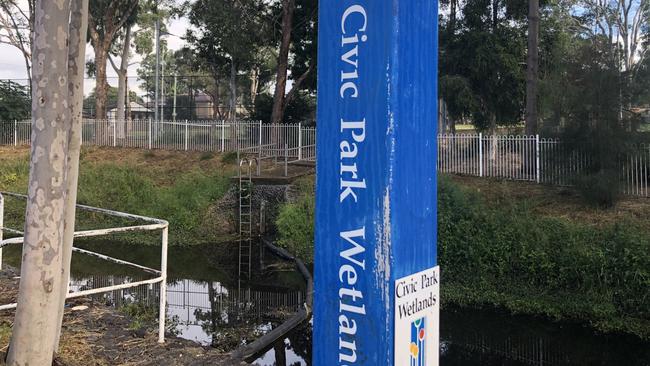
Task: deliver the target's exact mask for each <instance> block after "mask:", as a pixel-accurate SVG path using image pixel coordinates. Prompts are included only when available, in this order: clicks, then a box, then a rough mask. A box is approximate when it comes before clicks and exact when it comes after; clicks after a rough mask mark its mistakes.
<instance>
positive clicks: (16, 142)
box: [0, 119, 18, 264]
mask: <svg viewBox="0 0 650 366" xmlns="http://www.w3.org/2000/svg"><path fill="white" fill-rule="evenodd" d="M14 146H18V120H17V119H15V120H14ZM0 264H2V263H0Z"/></svg>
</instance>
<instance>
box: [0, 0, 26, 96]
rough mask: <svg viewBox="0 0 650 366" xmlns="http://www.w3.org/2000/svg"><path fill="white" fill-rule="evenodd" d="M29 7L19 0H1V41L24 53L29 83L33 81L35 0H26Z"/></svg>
mask: <svg viewBox="0 0 650 366" xmlns="http://www.w3.org/2000/svg"><path fill="white" fill-rule="evenodd" d="M24 3H26V4H27V9H24V7H23V6H21V2H19V1H17V0H0V43H4V44H8V45H10V46H13V47H16V48H17V49H18V50H19V51H20V53H21V54H22V55H23V59H24V60H25V69H26V71H27V79H28V81H29V83H28V85H30V87H31V81H32V79H31V78H32V47H31V46H32V45H31V41H32V38H33V36H34V0H26V1H24Z"/></svg>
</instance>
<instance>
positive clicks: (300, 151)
mask: <svg viewBox="0 0 650 366" xmlns="http://www.w3.org/2000/svg"><path fill="white" fill-rule="evenodd" d="M298 160H302V123H300V122H298Z"/></svg>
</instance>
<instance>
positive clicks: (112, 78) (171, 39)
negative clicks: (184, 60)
mask: <svg viewBox="0 0 650 366" xmlns="http://www.w3.org/2000/svg"><path fill="white" fill-rule="evenodd" d="M20 3H21V6H22V7H24V8H25V9H26V8H27V4H26V3H25V1H24V0H23V1H20ZM188 27H189V23H188V21H187V19H185V18H180V19H172V20H171V21H170V23H169V24H168V32H169V33H171V34H173V35H176V36H171V35H170V36H166V41H167V46H168V48H169V49H170V50H178V49H180V48H182V47H183V46H184V45H185V41H183V40H182V39H181V38H179V37H178V36H181V37H182V36H183V35H185V31H186V30H187V28H188ZM131 53H132V56H131V60H130V62H131V63H132V65H131V66H129V72H128V76H129V77H136V76H137V69H138V67H139V65H138V64H137V62H139V61H140V60H141V57H140V56H138V55H137V54H134V52H131ZM0 55H1V56H0V79H14V80H16V81H19V82H21V83H26V79H27V71H26V69H25V60H24V58H23V56H22V53H21V52H20V51H19V50H18V49H17V48H15V47H12V46H10V45H6V44H0ZM93 58H94V52H93V48H92V46H91V45H90V43H89V44H87V45H86V61H88V60H92V59H93ZM114 60H115V61H116V62H119V57H118V58H114ZM106 70H107V72H106V74H107V77H108V83H109V84H111V85H112V86H115V87H117V74H116V73H115V70H113V68H112V67H111V66H110V64H109V65H108V66H107V67H106ZM94 86H95V83H94V80H92V79H90V78H89V79H87V80H86V82H85V85H84V90H85V94H86V95H87V94H88V93H89V92H91V91H92V90H93V88H94ZM129 88H130V89H131V90H133V91H135V92H136V93H137V94H142V90H138V85H137V83H129Z"/></svg>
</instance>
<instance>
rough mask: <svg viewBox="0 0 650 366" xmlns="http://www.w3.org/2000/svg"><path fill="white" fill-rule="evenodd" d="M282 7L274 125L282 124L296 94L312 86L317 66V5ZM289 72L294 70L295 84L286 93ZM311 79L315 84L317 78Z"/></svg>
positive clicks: (285, 2) (307, 0) (309, 0)
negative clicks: (290, 56)
mask: <svg viewBox="0 0 650 366" xmlns="http://www.w3.org/2000/svg"><path fill="white" fill-rule="evenodd" d="M281 4H282V7H281V9H282V23H281V37H280V47H279V52H278V62H277V69H276V78H275V92H274V95H273V109H272V112H271V122H272V123H280V122H282V120H283V116H284V112H285V110H286V108H287V106H288V105H289V104H290V103H291V102H292V101H293V100H294V99H295V97H296V93H298V92H299V91H300V90H301V89H302V88H303V87H304V86H305V84H307V83H309V80H308V79H309V78H311V77H312V75H313V74H314V70H315V67H316V62H315V61H316V56H315V54H316V52H315V50H316V38H317V33H316V30H317V29H318V24H317V15H318V2H316V1H313V0H297V1H296V0H282V2H281ZM294 15H295V17H294ZM294 18H295V19H294ZM290 50H292V51H293V54H294V56H296V57H294V63H293V65H290V64H289V51H290ZM289 69H291V75H292V77H293V85H292V87H291V89H290V90H289V92H288V93H287V92H286V88H287V78H288V73H287V70H289ZM312 79H313V81H312V83H315V78H312Z"/></svg>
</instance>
